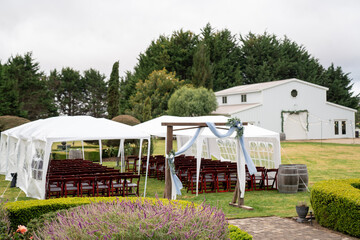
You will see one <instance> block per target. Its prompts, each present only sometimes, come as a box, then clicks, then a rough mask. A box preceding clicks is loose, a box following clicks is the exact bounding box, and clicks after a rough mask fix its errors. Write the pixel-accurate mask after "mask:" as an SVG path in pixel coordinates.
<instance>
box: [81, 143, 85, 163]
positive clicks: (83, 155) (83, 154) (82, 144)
mask: <svg viewBox="0 0 360 240" xmlns="http://www.w3.org/2000/svg"><path fill="white" fill-rule="evenodd" d="M81 148H82V157H83V160H85V152H84V140H81Z"/></svg>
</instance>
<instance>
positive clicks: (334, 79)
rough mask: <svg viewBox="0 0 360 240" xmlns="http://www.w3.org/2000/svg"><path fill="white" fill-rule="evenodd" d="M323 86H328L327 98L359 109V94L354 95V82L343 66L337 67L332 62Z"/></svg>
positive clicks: (325, 75)
mask: <svg viewBox="0 0 360 240" xmlns="http://www.w3.org/2000/svg"><path fill="white" fill-rule="evenodd" d="M324 79H325V81H324V82H323V86H325V87H328V88H329V90H328V91H327V100H328V101H329V102H334V103H337V104H340V105H343V106H347V107H350V108H354V109H358V108H359V95H357V96H353V93H352V91H351V89H352V86H353V84H352V83H351V79H350V78H349V74H348V73H347V74H345V73H344V72H343V71H342V69H341V67H335V66H334V64H333V63H332V64H331V65H330V67H329V68H328V69H327V70H326V73H325V74H324Z"/></svg>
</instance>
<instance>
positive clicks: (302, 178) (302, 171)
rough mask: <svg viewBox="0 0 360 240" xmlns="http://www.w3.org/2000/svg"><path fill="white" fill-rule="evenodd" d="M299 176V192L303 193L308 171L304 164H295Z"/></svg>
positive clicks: (307, 181) (307, 179)
mask: <svg viewBox="0 0 360 240" xmlns="http://www.w3.org/2000/svg"><path fill="white" fill-rule="evenodd" d="M296 167H297V169H298V174H299V188H298V191H299V192H305V191H306V187H307V185H308V183H309V176H308V170H307V167H306V165H305V164H296Z"/></svg>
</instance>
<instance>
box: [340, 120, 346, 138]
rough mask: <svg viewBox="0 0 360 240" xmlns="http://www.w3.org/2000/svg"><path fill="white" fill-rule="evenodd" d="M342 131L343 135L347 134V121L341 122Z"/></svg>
mask: <svg viewBox="0 0 360 240" xmlns="http://www.w3.org/2000/svg"><path fill="white" fill-rule="evenodd" d="M341 133H342V134H343V135H345V134H346V121H342V122H341Z"/></svg>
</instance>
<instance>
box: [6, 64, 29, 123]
mask: <svg viewBox="0 0 360 240" xmlns="http://www.w3.org/2000/svg"><path fill="white" fill-rule="evenodd" d="M0 97H1V101H0V115H14V116H25V115H26V114H25V113H24V112H22V111H21V109H20V102H19V91H18V90H17V82H16V81H15V79H11V78H8V75H7V66H6V65H2V64H1V63H0Z"/></svg>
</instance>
